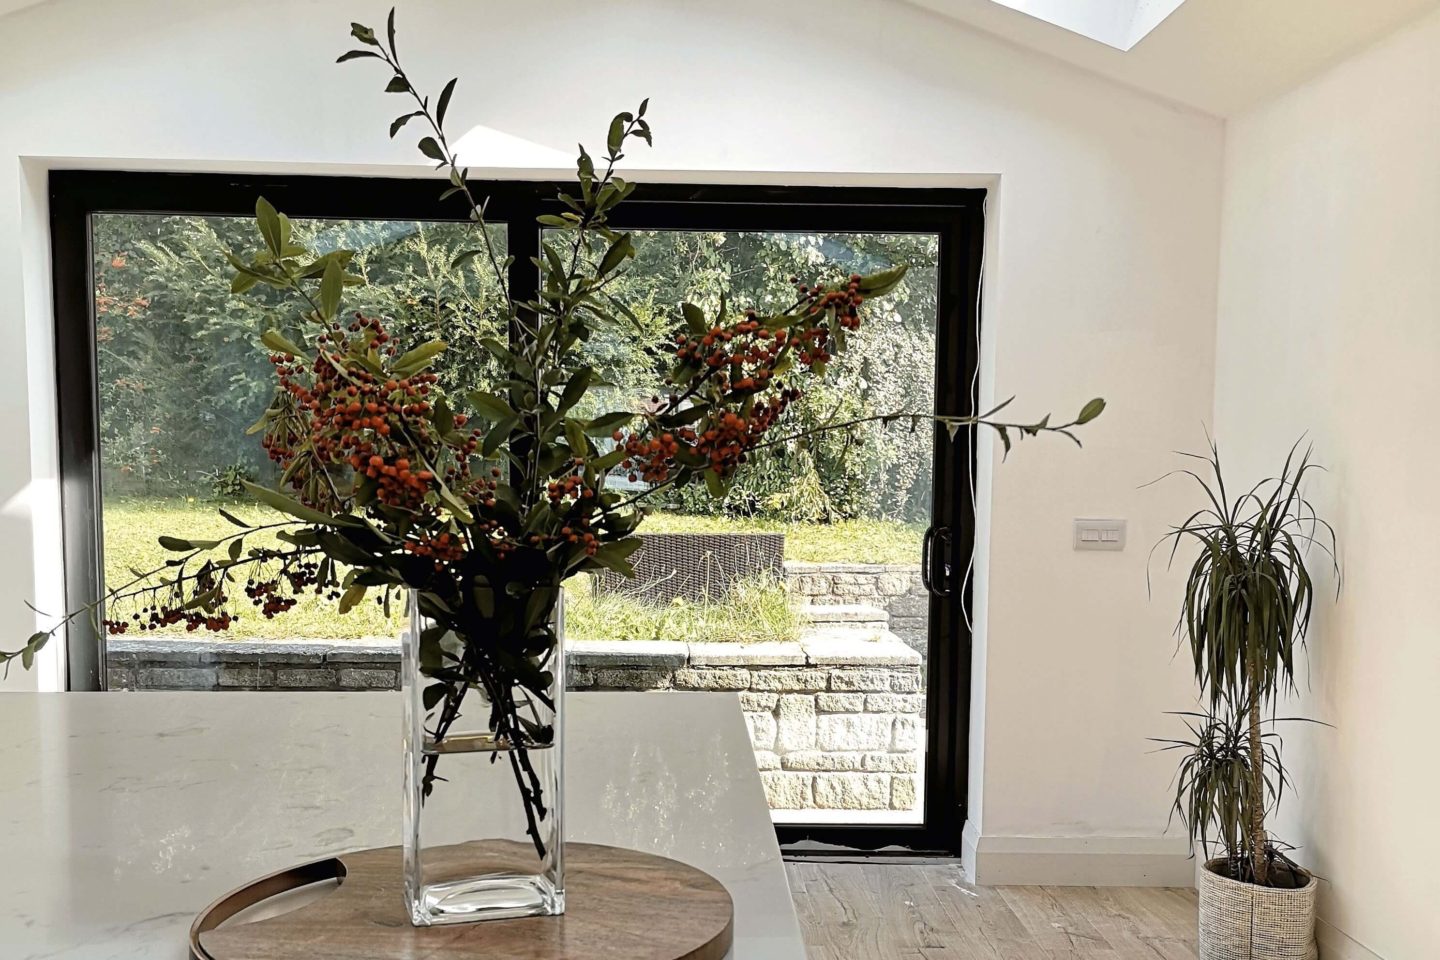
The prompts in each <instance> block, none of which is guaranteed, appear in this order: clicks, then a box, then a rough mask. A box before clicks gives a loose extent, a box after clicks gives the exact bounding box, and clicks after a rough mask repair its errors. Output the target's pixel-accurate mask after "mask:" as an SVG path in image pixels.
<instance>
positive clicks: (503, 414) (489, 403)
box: [465, 390, 515, 423]
mask: <svg viewBox="0 0 1440 960" xmlns="http://www.w3.org/2000/svg"><path fill="white" fill-rule="evenodd" d="M465 399H467V400H469V401H470V406H471V407H472V408H474V409H475V411H476V412H477V413H479V414H480V416H482V417H484V418H485V419H486V420H489V421H491V422H492V423H493V422H495V421H498V420H504V419H506V418H508V417H513V416H515V411H514V410H512V409H510V404H508V403H506V402H505V401H504V400H502V399H500V398H499V397H497V396H495V394H493V393H486V392H485V391H484V390H475V391H473V392H471V393H468V394H466V395H465Z"/></svg>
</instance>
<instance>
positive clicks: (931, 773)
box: [49, 170, 986, 854]
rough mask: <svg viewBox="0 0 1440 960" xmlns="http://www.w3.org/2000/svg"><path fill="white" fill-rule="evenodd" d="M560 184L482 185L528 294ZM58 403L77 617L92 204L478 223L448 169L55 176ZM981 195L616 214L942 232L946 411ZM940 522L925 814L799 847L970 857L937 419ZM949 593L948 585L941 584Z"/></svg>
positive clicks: (88, 401)
mask: <svg viewBox="0 0 1440 960" xmlns="http://www.w3.org/2000/svg"><path fill="white" fill-rule="evenodd" d="M560 186H561V185H560V184H558V183H552V182H544V181H519V180H496V181H476V182H472V188H473V189H474V190H475V191H476V192H477V193H478V194H479V195H482V196H489V198H490V202H489V206H488V207H487V211H486V212H487V216H488V218H489V219H490V220H491V221H493V222H495V223H501V222H504V223H506V224H508V225H509V230H508V233H509V250H510V253H511V254H513V255H514V262H513V264H512V266H511V267H510V273H509V281H510V284H511V289H512V291H514V293H515V295H516V298H517V299H520V300H524V299H529V298H531V297H532V296H533V294H534V291H535V289H536V284H537V276H536V271H535V270H534V268H533V265H532V264H531V263H530V257H532V256H537V255H538V254H539V237H540V228H539V226H538V225H536V226H535V227H534V229H523V228H522V227H521V225H524V224H532V225H533V224H535V217H536V216H537V215H539V214H542V213H545V212H552V211H553V208H554V207H555V206H556V205H557V203H558V202H557V201H555V200H554V195H555V191H556V189H557V188H558V187H560ZM49 187H50V190H49V193H50V229H51V255H52V261H51V264H52V276H53V284H54V291H53V292H54V304H55V343H56V358H55V365H56V366H55V371H56V385H57V392H58V413H59V431H60V435H59V460H60V478H61V517H62V523H63V538H62V547H63V556H64V563H65V599H66V605H67V609H75V608H76V606H78V605H80V604H83V603H86V602H90V601H92V600H94V599H95V598H97V597H98V596H99V594H100V589H101V586H100V585H101V569H102V566H103V563H102V556H101V550H102V544H101V542H100V537H99V536H98V535H97V533H98V524H97V518H98V516H99V508H100V459H99V394H98V381H97V376H98V371H97V358H96V350H95V342H96V341H95V329H96V324H95V315H94V302H93V300H94V298H93V294H92V291H93V286H92V283H91V269H92V259H93V258H92V248H91V232H90V217H91V215H92V214H94V213H153V214H195V215H213V216H227V215H228V216H249V215H252V214H253V212H254V205H255V198H256V197H257V196H261V195H263V196H265V197H266V198H267V199H268V200H270V202H271V203H273V204H274V205H275V207H276V208H277V209H280V210H283V211H285V212H286V213H287V214H289V215H290V216H292V217H297V218H302V217H303V218H337V219H341V218H343V219H376V220H386V219H390V220H449V221H464V220H466V219H467V213H468V211H467V210H466V208H465V207H464V206H463V205H462V204H461V203H460V201H459V199H458V198H456V199H455V200H453V201H452V202H450V203H448V204H447V203H445V202H442V201H441V200H439V198H438V195H439V192H440V189H441V188H442V187H443V184H439V183H438V181H436V180H434V179H390V178H369V177H322V176H287V175H274V176H271V175H228V174H169V173H137V172H121V171H78V170H63V171H52V172H51V174H50V183H49ZM985 193H986V191H985V190H983V189H959V188H906V187H817V186H800V187H796V186H761V185H753V186H752V185H738V184H726V185H705V184H672V183H647V184H641V185H640V186H639V187H638V188H637V189H636V191H635V193H634V195H633V196H632V197H631V198H630V199H629V200H627V201H626V203H625V204H624V205H622V206H621V207H618V208H617V209H616V210H615V211H614V213H613V214H612V216H611V221H612V223H613V224H614V225H615V226H617V227H620V228H622V229H687V230H796V231H817V232H819V231H843V232H852V233H865V232H884V233H903V232H917V233H919V232H924V233H935V234H938V235H939V237H940V284H939V297H938V309H939V316H938V317H937V337H938V338H939V342H938V343H937V351H936V356H937V360H936V363H937V370H936V378H935V381H936V396H935V403H936V409H937V410H938V411H940V412H942V413H952V414H964V413H969V412H972V411H973V410H974V409H975V404H976V396H975V394H974V383H975V376H974V374H975V370H976V365H977V363H978V357H977V350H976V344H977V336H976V334H977V329H978V324H979V310H978V306H979V302H980V282H981V276H980V272H981V254H982V249H983V244H984V234H985V227H984V217H985V214H984V204H985ZM935 440H936V442H935V450H936V458H935V465H934V469H935V483H934V495H933V496H934V502H933V506H932V517H933V519H932V523H933V525H934V528H942V527H943V528H948V530H949V531H950V536H949V537H948V540H947V541H946V543H947V545H948V547H949V555H948V557H945V558H940V562H939V564H938V566H937V567H936V569H939V570H941V571H942V573H941V579H942V581H943V583H942V586H948V588H949V589H948V594H949V595H948V596H937V595H932V596H931V599H930V640H929V651H928V657H929V666H928V670H927V675H928V685H927V686H928V689H927V690H926V695H927V696H926V708H927V724H926V730H927V739H928V744H927V752H926V771H925V772H926V777H925V797H924V800H925V823H923V824H915V825H900V824H884V825H873V826H861V825H850V826H846V825H832V824H814V825H804V824H781V825H777V827H776V832H777V835H778V836H779V839H780V841H781V842H782V844H784V845H785V846H786V847H787V848H788V849H792V850H795V851H797V852H804V853H806V854H823V853H827V852H842V853H848V852H853V851H855V850H871V851H875V850H880V849H881V848H887V849H894V850H897V851H899V852H903V853H907V854H913V853H916V852H929V853H946V854H953V853H958V851H959V849H960V835H961V830H962V829H963V826H964V823H965V814H966V792H965V791H966V785H967V767H968V762H969V760H968V752H969V751H968V735H969V703H970V659H971V637H970V631H969V628H968V626H967V624H966V620H965V617H964V609H967V608H968V606H969V601H970V597H969V587H968V584H969V580H968V578H967V577H965V576H964V573H963V571H965V570H966V569H967V568H968V565H969V562H970V558H971V555H972V553H973V548H974V515H973V505H972V503H971V500H970V490H971V484H972V478H973V475H974V469H975V464H974V459H973V450H972V446H973V445H971V444H966V443H964V442H959V441H957V442H951V441H950V439H949V438H948V436H946V434H945V432H944V430H942V429H940V428H938V427H937V428H936V429H935ZM942 592H945V591H943V590H942ZM67 639H68V641H69V642H68V668H69V669H68V676H69V680H68V686H69V688H70V689H72V690H99V689H102V688H103V686H104V670H103V664H104V636H103V634H99V633H97V632H96V631H95V630H94V629H93V627H92V626H91V625H90V624H88V623H83V622H78V621H77V623H76V624H75V625H74V626H72V627H71V629H70V632H69V636H68V638H67Z"/></svg>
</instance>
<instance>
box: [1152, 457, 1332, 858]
mask: <svg viewBox="0 0 1440 960" xmlns="http://www.w3.org/2000/svg"><path fill="white" fill-rule="evenodd" d="M1298 448H1299V445H1298V444H1297V445H1296V446H1295V447H1293V448H1291V450H1290V454H1289V455H1288V456H1287V457H1286V459H1285V464H1284V467H1283V468H1282V469H1281V471H1280V473H1279V475H1278V476H1275V477H1271V478H1268V479H1266V480H1262V481H1261V482H1260V483H1258V484H1256V485H1255V486H1254V487H1251V488H1250V489H1249V490H1246V491H1244V492H1243V493H1240V494H1239V495H1236V496H1233V497H1232V495H1231V493H1230V492H1229V491H1228V490H1227V489H1226V485H1225V476H1224V472H1223V471H1222V469H1221V466H1220V453H1219V448H1218V447H1217V446H1216V445H1215V443H1214V442H1213V441H1212V442H1211V444H1210V453H1209V455H1208V456H1205V457H1195V455H1193V454H1187V456H1192V457H1195V459H1197V460H1199V461H1201V462H1202V463H1203V464H1204V465H1205V467H1204V472H1203V473H1202V472H1199V471H1197V470H1189V469H1184V470H1180V471H1177V472H1178V473H1179V474H1182V475H1185V476H1188V477H1190V478H1191V479H1193V480H1194V482H1195V483H1196V484H1197V485H1198V486H1199V487H1200V490H1201V491H1202V492H1203V494H1204V496H1205V499H1206V500H1207V501H1208V503H1207V505H1206V506H1205V507H1203V508H1201V509H1200V510H1197V511H1196V512H1195V513H1193V514H1191V515H1190V516H1189V517H1187V518H1186V519H1185V521H1184V522H1183V523H1181V524H1179V525H1178V526H1176V527H1175V528H1174V529H1172V530H1171V532H1170V533H1169V534H1167V535H1166V537H1165V538H1164V539H1162V540H1161V541H1160V544H1157V545H1156V546H1157V547H1159V546H1160V545H1161V544H1164V543H1165V542H1167V541H1168V542H1169V543H1170V545H1171V552H1170V559H1171V562H1172V563H1173V561H1174V558H1175V556H1176V554H1177V553H1178V552H1179V550H1180V549H1181V548H1182V547H1183V546H1186V545H1191V546H1194V547H1197V548H1198V549H1197V551H1196V554H1195V558H1194V560H1193V561H1192V562H1191V564H1190V566H1189V568H1188V570H1187V571H1186V578H1185V599H1184V606H1183V608H1182V612H1181V615H1180V621H1179V624H1178V626H1177V628H1176V632H1177V633H1178V634H1179V635H1180V637H1181V640H1182V645H1183V646H1184V647H1186V648H1187V649H1188V651H1189V653H1190V658H1191V662H1192V664H1193V667H1194V671H1195V679H1196V682H1197V683H1199V685H1200V687H1201V691H1202V693H1201V698H1202V707H1203V711H1202V712H1184V713H1181V714H1180V716H1181V717H1182V718H1184V722H1185V725H1186V726H1187V728H1188V730H1189V736H1188V737H1185V738H1181V739H1176V740H1164V741H1161V742H1162V743H1164V744H1165V746H1164V748H1163V749H1165V750H1174V751H1179V752H1180V753H1181V754H1182V755H1183V758H1182V760H1181V763H1180V767H1179V771H1178V773H1177V776H1176V783H1175V787H1176V797H1175V804H1174V807H1173V812H1174V814H1175V815H1177V816H1179V817H1180V819H1181V820H1182V822H1184V824H1185V825H1186V828H1187V830H1188V832H1189V835H1190V841H1191V844H1192V845H1198V849H1201V850H1205V851H1207V853H1208V852H1209V851H1210V850H1212V849H1215V850H1218V851H1220V852H1222V853H1223V857H1224V862H1225V869H1226V870H1227V871H1228V873H1229V875H1230V876H1231V877H1232V878H1234V879H1236V880H1242V881H1246V882H1249V883H1255V884H1259V885H1261V886H1292V885H1294V884H1296V883H1297V882H1298V878H1299V876H1300V875H1299V874H1298V873H1297V872H1296V870H1295V869H1294V864H1293V863H1291V862H1290V861H1289V859H1288V858H1287V857H1286V856H1285V854H1284V853H1283V849H1284V848H1283V844H1280V843H1279V842H1278V841H1276V840H1275V839H1273V838H1272V837H1271V836H1270V834H1269V832H1268V830H1267V828H1266V825H1265V822H1266V818H1267V816H1268V815H1269V814H1270V813H1271V812H1273V811H1274V809H1275V807H1276V806H1277V805H1278V804H1279V802H1280V799H1281V796H1282V795H1283V793H1284V790H1285V787H1286V786H1287V785H1288V784H1289V782H1290V781H1289V776H1288V774H1287V773H1286V770H1285V766H1284V763H1283V758H1282V755H1281V747H1282V745H1283V744H1282V741H1281V739H1280V736H1279V735H1278V733H1277V732H1276V731H1275V729H1274V726H1273V725H1274V724H1275V723H1276V722H1277V720H1278V719H1288V720H1294V719H1298V718H1277V717H1276V716H1275V707H1276V705H1277V702H1278V701H1279V700H1280V699H1281V698H1282V697H1284V696H1285V695H1287V694H1292V693H1294V692H1296V682H1295V667H1296V663H1297V661H1298V660H1299V656H1300V653H1301V652H1302V650H1303V648H1304V646H1305V639H1306V635H1307V633H1308V631H1309V624H1310V614H1311V610H1312V608H1313V605H1314V599H1315V586H1314V581H1313V579H1312V575H1311V572H1310V558H1312V557H1315V556H1319V557H1321V558H1323V560H1324V561H1325V562H1328V563H1329V564H1330V566H1331V568H1332V571H1333V572H1334V573H1335V574H1336V589H1337V590H1338V589H1339V576H1338V574H1339V567H1338V565H1337V562H1336V552H1335V546H1336V544H1335V532H1334V530H1333V528H1332V527H1331V526H1330V524H1328V523H1327V522H1325V521H1324V520H1323V519H1321V518H1320V517H1319V516H1317V514H1316V512H1315V509H1314V507H1313V506H1312V505H1311V504H1310V501H1309V500H1308V499H1306V497H1305V495H1304V493H1303V492H1302V487H1303V485H1304V482H1305V479H1306V477H1307V476H1308V475H1309V474H1310V473H1311V472H1312V471H1314V470H1315V469H1316V466H1315V464H1314V463H1313V462H1312V461H1311V459H1310V453H1309V451H1308V450H1307V451H1306V452H1305V453H1304V454H1302V455H1299V456H1298V457H1297V451H1298Z"/></svg>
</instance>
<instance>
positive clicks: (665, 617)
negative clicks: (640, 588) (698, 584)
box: [565, 576, 803, 643]
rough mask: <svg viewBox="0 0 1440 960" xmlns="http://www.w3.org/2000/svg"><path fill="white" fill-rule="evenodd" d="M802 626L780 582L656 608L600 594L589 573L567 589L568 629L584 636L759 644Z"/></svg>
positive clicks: (792, 633) (784, 637)
mask: <svg viewBox="0 0 1440 960" xmlns="http://www.w3.org/2000/svg"><path fill="white" fill-rule="evenodd" d="M802 626H803V622H802V618H801V616H800V614H799V612H798V611H797V610H796V609H795V608H794V607H793V606H792V605H791V603H790V597H789V594H788V593H787V592H786V590H785V585H784V584H783V583H780V582H777V581H773V580H771V581H763V580H762V581H751V582H749V583H740V584H737V585H736V586H735V587H734V588H733V589H731V590H730V592H729V594H728V595H727V596H726V597H724V598H722V599H720V600H718V601H708V602H704V603H694V602H689V601H686V600H685V599H684V598H682V597H676V598H675V599H674V601H672V602H671V603H670V604H669V605H668V606H663V607H657V606H651V605H650V604H646V603H641V602H639V601H637V600H632V599H630V598H629V597H624V596H620V595H618V594H598V595H597V594H596V593H595V592H594V591H593V590H592V589H591V587H590V583H589V577H586V576H580V577H576V578H575V581H573V582H572V585H571V586H569V587H567V588H566V590H565V632H566V634H567V635H569V636H571V637H575V638H576V639H583V640H692V639H701V638H703V639H705V640H714V641H719V642H724V643H756V642H760V641H762V640H794V639H795V638H796V637H798V636H799V635H800V628H801V627H802Z"/></svg>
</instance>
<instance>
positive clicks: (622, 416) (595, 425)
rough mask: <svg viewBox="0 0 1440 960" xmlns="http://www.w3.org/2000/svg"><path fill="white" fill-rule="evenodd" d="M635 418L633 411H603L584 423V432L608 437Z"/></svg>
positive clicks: (593, 435)
mask: <svg viewBox="0 0 1440 960" xmlns="http://www.w3.org/2000/svg"><path fill="white" fill-rule="evenodd" d="M633 419H635V414H633V413H623V412H616V413H603V414H601V415H600V416H598V417H596V418H595V419H594V420H591V421H590V422H589V423H587V424H585V432H586V433H587V434H589V435H590V436H592V437H608V436H609V435H610V434H612V433H614V432H615V430H616V429H617V428H619V427H621V426H623V425H624V424H627V423H629V422H630V421H631V420H633Z"/></svg>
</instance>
